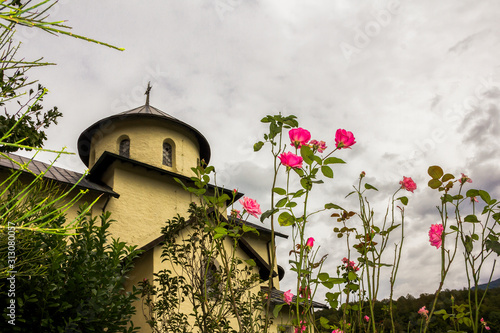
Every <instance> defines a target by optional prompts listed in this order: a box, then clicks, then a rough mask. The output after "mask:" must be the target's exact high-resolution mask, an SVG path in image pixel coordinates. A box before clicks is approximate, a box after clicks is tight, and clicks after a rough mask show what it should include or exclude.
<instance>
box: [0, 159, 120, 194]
mask: <svg viewBox="0 0 500 333" xmlns="http://www.w3.org/2000/svg"><path fill="white" fill-rule="evenodd" d="M5 154H6V155H7V156H8V157H10V158H12V159H13V160H14V161H16V162H18V163H20V164H24V165H28V169H29V170H30V171H31V172H33V173H34V174H36V175H38V174H40V173H41V172H44V171H47V172H46V173H45V178H47V179H52V180H55V181H57V182H60V183H64V184H69V185H75V184H76V183H78V181H79V180H80V179H81V178H82V176H83V174H81V173H78V172H74V171H71V170H67V169H64V168H61V167H57V166H50V165H49V164H47V163H43V162H40V161H37V160H32V159H29V158H27V157H23V156H19V155H16V154H11V153H5ZM0 168H6V169H14V170H20V169H21V167H20V166H19V165H17V164H16V163H13V162H12V161H11V160H9V159H8V158H5V157H3V156H0ZM26 172H27V171H26ZM77 187H79V188H83V189H89V190H93V191H97V192H101V193H107V194H111V195H112V196H114V197H118V196H119V194H118V193H116V192H114V191H113V190H112V189H111V188H110V187H108V186H106V185H100V184H97V183H94V182H91V181H89V180H87V179H85V178H83V179H82V180H81V181H80V182H79V183H78V185H77Z"/></svg>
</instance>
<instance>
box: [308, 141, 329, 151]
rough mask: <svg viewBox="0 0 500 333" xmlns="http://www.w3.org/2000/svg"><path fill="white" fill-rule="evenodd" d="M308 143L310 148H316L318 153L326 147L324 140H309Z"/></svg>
mask: <svg viewBox="0 0 500 333" xmlns="http://www.w3.org/2000/svg"><path fill="white" fill-rule="evenodd" d="M309 145H310V147H311V148H312V149H315V150H317V151H318V152H319V153H322V152H324V151H325V150H326V148H327V147H326V142H325V141H317V140H311V141H309Z"/></svg>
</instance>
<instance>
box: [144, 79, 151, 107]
mask: <svg viewBox="0 0 500 333" xmlns="http://www.w3.org/2000/svg"><path fill="white" fill-rule="evenodd" d="M150 91H151V81H149V82H148V87H147V88H146V92H145V93H144V95H146V105H148V106H149V93H150Z"/></svg>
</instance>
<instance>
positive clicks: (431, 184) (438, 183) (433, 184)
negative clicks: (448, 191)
mask: <svg viewBox="0 0 500 333" xmlns="http://www.w3.org/2000/svg"><path fill="white" fill-rule="evenodd" d="M442 184H443V183H442V182H441V181H440V180H439V179H431V180H429V183H428V184H427V185H428V186H429V187H430V188H432V189H434V190H435V189H437V188H438V187H439V186H441V185H442Z"/></svg>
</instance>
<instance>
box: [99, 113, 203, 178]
mask: <svg viewBox="0 0 500 333" xmlns="http://www.w3.org/2000/svg"><path fill="white" fill-rule="evenodd" d="M96 135H97V134H96ZM124 138H127V139H129V140H130V158H131V159H134V160H137V161H140V162H143V163H147V164H150V165H153V166H155V167H158V168H163V169H165V170H168V171H172V172H176V173H179V174H182V175H185V176H188V177H190V176H191V175H192V171H191V168H192V167H194V166H196V165H198V162H199V158H200V153H199V146H198V143H197V139H196V137H195V136H194V135H193V134H192V133H191V132H190V131H188V130H186V129H185V128H183V127H181V126H179V125H176V124H172V123H168V122H166V121H163V120H159V119H140V120H138V119H136V118H132V119H123V120H121V121H120V122H117V123H116V124H114V127H113V131H110V132H108V133H107V134H106V135H105V136H100V137H94V138H93V141H92V151H91V156H93V155H95V160H96V161H97V160H98V159H99V156H101V155H102V153H104V152H105V151H110V152H113V153H115V154H119V148H118V147H119V142H120V141H121V140H122V139H124ZM165 140H167V142H169V143H172V146H173V147H172V148H173V156H172V157H173V164H172V167H169V166H166V165H163V142H164V141H165ZM91 162H92V161H91ZM90 167H92V165H90Z"/></svg>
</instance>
